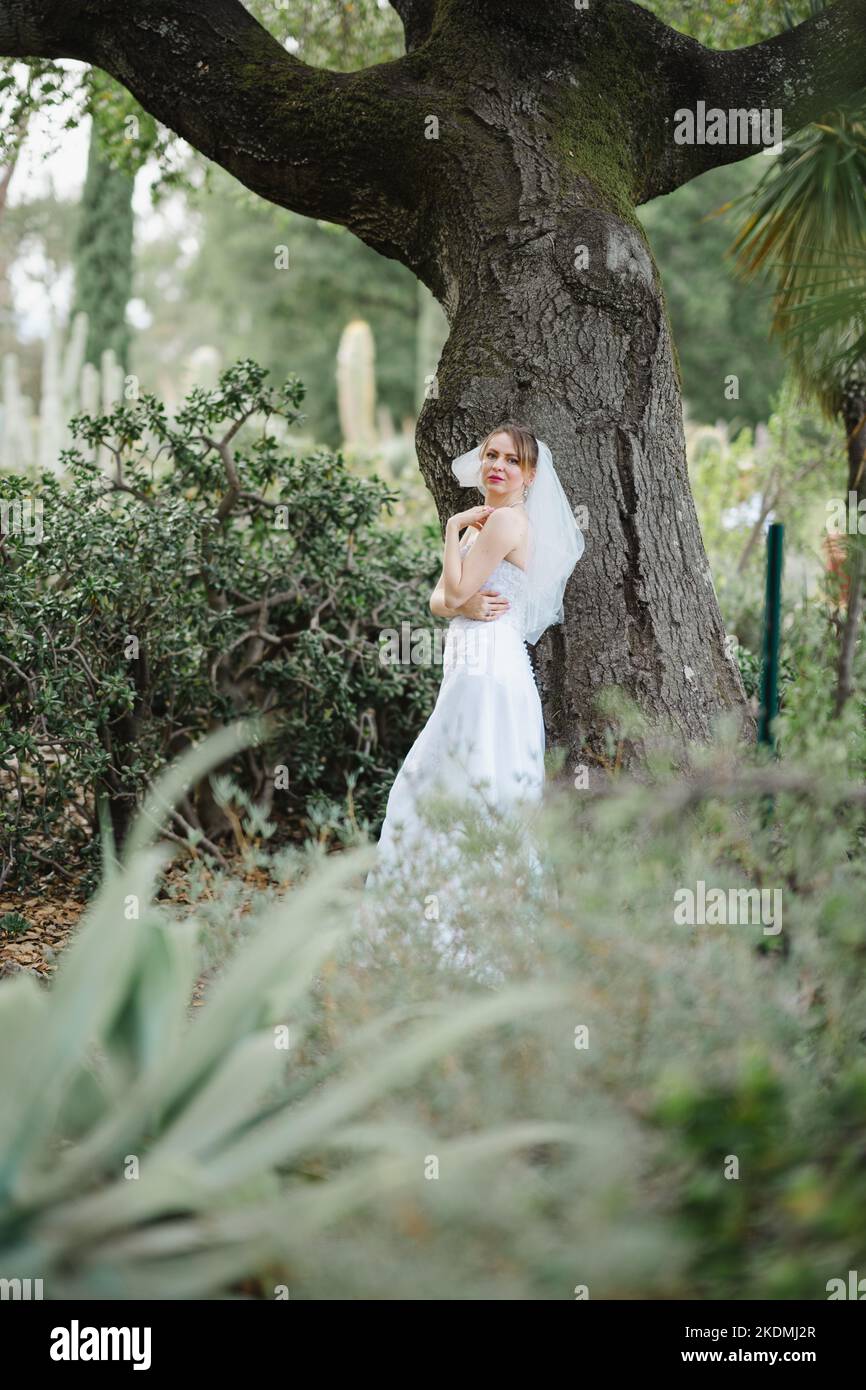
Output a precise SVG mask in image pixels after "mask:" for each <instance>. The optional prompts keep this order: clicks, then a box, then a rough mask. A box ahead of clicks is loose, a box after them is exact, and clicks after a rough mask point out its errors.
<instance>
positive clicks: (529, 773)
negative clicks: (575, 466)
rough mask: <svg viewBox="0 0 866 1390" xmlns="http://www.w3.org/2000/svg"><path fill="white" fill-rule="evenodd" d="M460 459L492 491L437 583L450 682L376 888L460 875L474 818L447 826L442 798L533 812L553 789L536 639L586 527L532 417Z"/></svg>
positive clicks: (392, 807) (398, 808)
mask: <svg viewBox="0 0 866 1390" xmlns="http://www.w3.org/2000/svg"><path fill="white" fill-rule="evenodd" d="M451 468H452V472H453V473H454V475H455V477H456V478H457V480H458V481H459V482H460V484H461V486H463V487H465V488H469V487H474V488H477V489H478V490H479V491H480V492H481V493H482V494H483V497H484V502H483V504H482V505H478V506H471V507H469V508H467V509H466V510H464V511H460V512H457V513H456V514H455V515H454V516H452V517H450V518H449V520H448V523H447V525H446V528H445V548H444V554H443V560H442V573H441V575H440V578H439V581H438V583H437V585H436V587H435V589H434V590H433V593H432V594H431V597H430V609H431V612H432V613H433V614H434V615H435V616H437V617H442V618H449V619H450V622H449V625H448V632H447V637H446V642H445V650H444V656H443V675H442V684H441V686H440V689H439V694H438V696H437V699H436V704H435V706H434V709H433V712H432V714H431V715H430V718H429V719H428V721H427V723H426V725H425V726H424V728H423V729H422V730H421V733H420V734H419V735H418V738H417V739H416V740H415V743H414V744H413V746H412V748H411V749H410V750H409V753H408V755H407V757H406V759H405V762H404V763H403V766H402V767H401V768H400V771H399V772H398V774H397V777H396V779H395V781H394V784H393V786H392V787H391V792H390V795H389V797H388V803H387V807H386V812H385V820H384V823H383V825H382V830H381V834H380V838H379V843H378V850H377V858H376V865H375V866H374V868H373V869H372V870H371V872H370V875H369V877H368V880H367V886H368V888H369V887H372V886H374V885H378V884H382V883H383V882H385V881H386V880H393V879H394V878H395V877H396V876H399V875H400V874H401V871H402V875H403V877H404V878H406V877H407V876H408V877H409V879H410V881H411V882H412V883H413V884H414V885H415V887H416V888H417V885H418V881H419V874H421V875H422V881H423V880H424V879H426V882H423V886H424V887H425V888H427V889H431V890H432V889H434V888H435V889H438V888H440V887H441V886H442V885H443V884H444V883H445V882H446V876H447V875H448V874H451V875H452V876H451V877H450V878H447V882H448V884H449V886H453V884H454V882H455V879H454V877H453V868H454V860H455V855H459V850H460V838H461V826H460V825H459V824H455V823H454V822H453V821H452V822H451V823H450V824H449V826H448V829H447V831H445V833H439V834H436V833H435V832H434V830H433V829H432V827H431V824H430V821H429V808H430V806H431V805H432V804H433V799H434V798H436V797H439V796H443V795H444V796H445V797H446V798H449V799H451V801H450V803H449V804H451V805H456V804H457V802H463V803H464V804H466V803H469V802H471V803H472V804H473V805H474V807H475V808H476V809H480V810H481V812H482V813H483V814H492V815H500V814H509V813H512V812H517V813H518V814H520V813H521V811H522V810H524V809H526V808H530V807H532V806H533V805H534V804H537V803H538V802H539V801H540V800H541V796H542V791H543V786H544V746H545V735H544V720H543V718H542V712H541V701H540V699H539V695H538V689H537V687H536V684H535V678H534V676H533V672H532V666H531V664H530V660H529V653H528V652H527V650H526V644H527V642H529V643H535V642H537V641H538V639H539V637H540V636H541V634H542V633H543V632H544V631H545V629H546V628H547V627H549V626H550V625H551V624H552V623H557V622H561V621H562V617H563V611H562V596H563V592H564V589H565V585H566V581H567V580H568V578H569V576H570V574H571V572H572V570H573V569H574V566H575V564H576V562H577V560H578V559H579V558H580V556H581V554H582V553H583V548H584V541H583V535H582V533H581V531H580V529H579V527H578V525H577V521H576V520H575V517H574V513H573V512H572V510H571V507H570V506H569V504H568V501H567V499H566V496H565V493H564V492H563V489H562V485H561V484H560V482H559V479H558V478H557V476H556V472H555V470H554V467H553V461H552V459H551V455H550V450H549V449H548V447H547V445H546V444H545V443H544V442H543V441H542V440H539V439H536V437H535V435H534V434H532V433H531V431H530V430H528V429H526V428H525V427H524V426H522V425H516V424H511V423H508V424H505V425H501V426H499V427H497V428H496V429H495V430H492V431H491V433H490V434H488V435H487V436H486V438H485V439H484V440H482V442H481V444H480V445H479V446H478V447H477V448H474V449H470V450H469V452H468V453H465V454H462V455H461V456H460V457H459V458H457V459H455V460H454V461H453V463H452V465H451ZM461 532H464V533H465V539H464V541H463V543H462V544H461V543H460V534H461ZM425 866H426V868H425Z"/></svg>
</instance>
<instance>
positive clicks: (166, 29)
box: [0, 0, 426, 264]
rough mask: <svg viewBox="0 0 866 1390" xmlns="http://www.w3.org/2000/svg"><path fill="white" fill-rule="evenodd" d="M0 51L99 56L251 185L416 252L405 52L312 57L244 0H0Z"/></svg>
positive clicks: (411, 111)
mask: <svg viewBox="0 0 866 1390" xmlns="http://www.w3.org/2000/svg"><path fill="white" fill-rule="evenodd" d="M413 22H414V21H413ZM0 53H2V54H3V55H4V56H6V57H11V58H25V59H26V58H34V57H45V58H73V59H79V60H81V61H82V62H85V63H90V64H93V65H94V66H96V67H99V68H102V69H103V70H104V71H105V72H108V73H110V74H111V76H112V77H114V78H116V79H117V81H118V82H121V83H122V84H123V86H125V87H126V88H127V89H128V90H129V91H130V92H131V93H132V94H133V96H135V97H136V99H137V100H138V101H139V102H140V103H141V105H142V106H143V107H144V108H145V110H147V111H149V112H150V114H151V115H153V116H154V117H155V118H156V119H157V120H159V121H161V122H162V123H163V124H164V125H166V126H168V127H170V129H172V130H173V131H175V132H176V133H177V134H178V135H180V136H182V137H183V138H184V139H186V140H188V141H189V143H190V144H191V145H193V146H194V147H195V148H196V149H197V150H200V151H201V152H202V154H204V155H206V156H207V157H208V158H209V159H212V160H214V161H215V162H216V163H217V164H220V165H222V167H223V168H224V169H227V170H228V171H229V173H231V174H233V175H234V176H235V178H237V179H239V180H240V182H241V183H243V184H245V185H246V186H247V187H248V188H250V189H252V191H253V192H255V193H258V194H260V195H261V196H262V197H264V198H267V199H269V201H271V202H273V203H277V204H279V205H280V206H282V207H286V208H291V209H292V210H293V211H295V212H299V213H302V214H303V215H305V216H307V217H317V218H322V219H324V220H326V221H328V222H335V223H339V224H340V225H342V226H346V227H349V228H350V229H351V230H352V231H353V232H355V234H356V235H357V236H359V237H360V238H361V239H362V240H364V241H365V242H366V243H367V244H368V245H370V246H373V247H374V248H375V249H376V250H379V251H381V252H382V253H383V254H385V255H389V256H396V257H397V258H398V259H400V260H404V261H405V262H406V263H407V264H411V263H412V261H413V260H414V259H415V253H414V251H413V243H414V242H416V240H417V242H418V243H419V244H420V241H421V240H422V238H421V234H420V231H419V226H420V219H419V208H418V203H419V200H418V195H417V187H416V185H415V179H414V177H413V171H412V167H411V166H412V160H411V158H410V157H409V156H410V153H411V144H412V141H411V139H407V136H408V135H410V134H411V132H412V131H413V130H415V131H416V132H417V145H418V149H419V159H423V157H424V154H425V153H426V151H425V150H424V149H423V148H421V147H422V146H424V145H425V144H426V142H425V141H424V139H423V129H424V115H423V112H424V103H423V101H422V100H421V98H420V96H419V95H418V92H417V90H416V87H415V85H414V78H413V73H412V70H411V67H410V68H409V69H408V70H407V68H406V67H405V66H404V65H405V64H411V62H412V60H411V59H409V58H403V59H398V60H397V61H396V62H393V63H386V64H380V65H377V66H374V67H370V68H365V69H363V70H362V71H360V72H354V73H340V72H331V71H327V70H324V69H317V68H311V67H309V66H307V64H305V63H302V62H300V61H299V60H298V59H297V58H294V57H292V56H291V54H289V53H287V52H286V51H285V50H284V49H283V47H282V46H281V45H280V44H279V43H278V42H277V40H276V39H275V38H273V37H272V36H271V35H270V34H269V33H268V32H267V31H266V30H265V29H263V28H262V26H261V25H260V24H259V23H258V22H257V21H256V20H255V19H254V18H253V16H252V15H251V14H249V13H248V11H247V10H246V9H245V8H244V6H243V5H242V4H241V3H240V0H136V2H135V4H129V2H128V0H0Z"/></svg>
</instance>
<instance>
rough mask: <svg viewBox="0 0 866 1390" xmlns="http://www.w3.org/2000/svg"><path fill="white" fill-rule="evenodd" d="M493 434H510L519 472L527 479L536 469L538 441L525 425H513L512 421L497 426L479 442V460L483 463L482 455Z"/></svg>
mask: <svg viewBox="0 0 866 1390" xmlns="http://www.w3.org/2000/svg"><path fill="white" fill-rule="evenodd" d="M494 434H510V435H511V442H512V444H513V445H514V452H515V454H516V455H517V461H518V463H519V464H520V471H521V473H522V474H523V476H524V478H526V477H528V476H529V475H530V473H533V472H534V471H535V469H536V468H537V467H538V440H537V439H536V437H535V435H534V434H533V433H532V430H530V429H527V427H526V425H515V424H514V423H513V422H512V421H510V420H509V421H508V423H507V424H504V425H497V426H496V429H495V430H491V431H490V433H489V434H486V435H485V436H484V438H483V440H482V441H481V451H480V453H479V458H480V459H481V462H482V463H483V462H484V455H485V453H486V452H487V445H488V444H489V443H490V441H491V439H492V438H493V436H494Z"/></svg>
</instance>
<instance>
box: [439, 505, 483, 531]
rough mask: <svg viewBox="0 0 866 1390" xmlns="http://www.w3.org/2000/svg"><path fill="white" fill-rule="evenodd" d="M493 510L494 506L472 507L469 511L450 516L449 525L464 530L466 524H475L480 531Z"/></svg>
mask: <svg viewBox="0 0 866 1390" xmlns="http://www.w3.org/2000/svg"><path fill="white" fill-rule="evenodd" d="M492 511H493V508H492V507H470V508H469V510H468V511H465V512H456V513H455V514H454V516H450V517H449V518H448V525H449V526H455V527H456V528H457V530H458V531H462V530H463V528H464V526H474V527H476V529H477V530H479V531H480V530H481V528H482V526H483V525H484V523H485V521H486V520H487V518H488V517H489V516H490V513H491V512H492Z"/></svg>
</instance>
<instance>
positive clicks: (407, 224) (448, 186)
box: [0, 0, 866, 759]
mask: <svg viewBox="0 0 866 1390" xmlns="http://www.w3.org/2000/svg"><path fill="white" fill-rule="evenodd" d="M395 8H396V9H397V11H398V13H400V15H401V16H402V18H403V22H404V27H405V31H406V42H407V50H408V51H407V53H406V55H405V56H404V57H403V58H401V59H399V60H398V61H396V62H392V63H385V64H380V65H377V66H374V67H371V68H368V69H365V70H363V71H361V72H357V73H334V72H324V71H318V70H314V69H311V68H309V67H307V66H306V65H305V64H304V63H302V62H299V61H298V60H297V59H296V58H294V57H292V56H291V55H290V54H288V53H286V52H285V50H284V49H283V48H282V47H281V46H280V44H278V43H277V42H276V40H274V39H273V38H272V37H271V36H270V35H268V34H267V33H266V32H265V30H263V29H262V28H261V26H259V25H258V24H257V23H256V21H255V20H254V19H253V18H252V16H251V15H250V14H249V13H248V11H247V10H246V9H245V8H244V7H243V6H242V5H241V4H240V3H239V0H198V2H197V3H189V2H187V3H181V0H136V4H135V5H134V6H130V5H128V3H127V0H86V3H85V0H62V3H61V0H0V52H2V53H4V54H6V55H8V56H19V57H27V56H36V55H39V56H44V57H53V58H57V57H71V58H80V59H83V60H84V61H86V62H90V63H94V64H96V65H97V66H99V67H102V68H104V69H105V70H106V71H107V72H108V73H110V74H111V76H113V77H115V78H116V79H117V80H118V81H120V82H122V83H123V84H124V85H126V86H127V87H128V88H129V90H130V91H131V92H132V93H133V95H135V96H136V97H137V98H138V100H139V101H141V103H142V105H143V106H145V107H146V109H147V110H148V111H150V112H151V113H152V114H153V115H154V116H155V117H156V118H157V119H159V120H161V121H163V122H164V123H165V124H167V125H168V126H170V127H171V128H172V129H173V130H175V131H176V132H177V133H178V134H180V135H182V136H184V137H185V138H186V139H188V140H189V141H190V142H191V143H192V144H193V145H195V146H196V148H197V149H199V150H201V151H202V152H203V153H204V154H206V155H207V156H208V157H210V158H211V159H214V160H216V161H217V162H218V163H220V164H222V165H223V166H224V167H225V168H226V169H228V170H229V171H230V172H231V173H233V174H234V175H235V176H236V177H237V178H238V179H240V180H241V181H242V182H243V183H244V184H246V185H247V186H248V187H249V188H251V189H253V190H254V191H255V192H257V193H259V194H261V195H262V196H263V197H265V198H268V199H270V200H271V201H273V202H275V203H278V204H280V205H281V206H284V207H288V208H292V209H293V210H295V211H297V212H301V213H303V214H305V215H307V216H313V217H320V218H324V219H327V220H329V221H332V222H337V223H340V224H342V225H344V226H347V227H349V228H350V229H351V230H352V231H353V232H354V233H355V234H356V235H357V236H359V237H360V238H361V239H362V240H363V241H365V242H366V243H367V244H368V245H369V246H372V247H373V248H374V249H375V250H377V251H380V252H381V253H382V254H384V255H386V256H391V257H393V258H395V259H398V260H400V261H402V262H403V263H404V264H405V265H407V266H408V267H409V268H410V269H411V270H413V271H414V272H415V274H416V275H417V276H418V277H419V279H421V280H423V281H424V283H425V284H426V285H427V286H428V287H429V288H430V289H431V290H432V292H433V293H434V295H435V296H436V297H437V299H438V300H439V301H440V303H441V304H442V306H443V308H444V310H445V313H446V315H447V318H448V321H449V325H450V329H451V333H450V337H449V339H448V342H447V344H446V347H445V349H444V351H443V354H442V359H441V362H440V366H439V371H438V376H437V388H436V392H435V393H433V394H432V395H431V397H430V398H429V399H428V400H427V402H426V403H425V406H424V409H423V411H422V414H421V417H420V420H419V425H418V432H417V444H418V454H419V460H420V463H421V468H422V471H423V473H424V476H425V478H426V480H427V482H428V484H429V486H430V488H431V490H432V492H433V495H434V497H435V499H436V502H437V505H438V508H439V512H440V516H441V518H442V520H443V524H444V520H445V518H446V516H447V515H448V514H450V512H451V511H452V510H453V509H454V508H455V507H457V506H458V505H460V504H461V503H462V501H464V500H465V499H462V498H461V497H460V495H459V492H458V489H457V487H456V483H455V482H454V480H453V479H452V477H451V475H450V472H449V463H450V460H451V459H452V458H453V457H454V456H455V455H457V454H459V453H461V452H463V451H464V450H466V449H467V448H469V447H471V445H472V444H474V443H477V442H478V441H479V440H480V439H481V438H482V436H483V435H484V434H485V433H486V432H487V431H488V430H489V429H490V428H492V427H493V426H494V425H496V424H498V423H500V421H501V420H503V419H507V418H512V419H513V418H517V419H518V420H521V421H522V422H523V423H525V424H527V425H529V426H530V428H532V429H533V430H534V431H535V433H537V434H538V435H539V436H540V437H541V438H543V439H545V440H546V442H547V443H548V444H549V446H550V448H551V450H552V453H553V457H554V460H555V462H556V465H557V467H558V469H559V471H560V476H561V478H562V481H563V485H564V487H565V489H566V492H567V494H568V496H569V497H570V499H571V501H572V503H573V504H574V505H575V506H586V507H587V509H588V525H587V549H586V552H585V555H584V557H583V559H582V560H581V561H580V563H579V564H578V566H577V569H576V571H575V574H574V576H573V579H572V581H571V583H570V585H569V588H568V590H567V594H566V612H565V623H564V625H563V627H562V628H561V629H557V630H555V631H553V632H548V633H547V634H545V636H544V638H543V639H542V641H541V643H540V644H539V647H538V652H537V657H538V670H539V676H540V683H541V686H542V692H543V700H544V707H545V714H546V719H547V724H548V732H549V735H550V737H551V739H552V740H553V741H555V742H556V743H561V744H563V745H564V746H565V747H566V748H567V750H568V752H569V755H570V756H571V757H573V758H575V759H579V758H581V757H583V756H584V755H585V754H586V753H587V752H588V753H589V754H590V755H594V756H597V757H598V758H601V756H602V750H603V747H604V744H605V720H604V717H603V716H601V715H600V714H599V711H598V706H597V699H598V696H599V694H600V693H601V692H602V690H604V689H606V688H608V687H615V688H617V689H619V690H621V691H623V692H625V693H626V694H627V695H628V696H630V697H632V698H633V699H634V700H636V701H637V703H638V705H639V706H640V707H641V709H642V710H643V711H644V712H645V714H647V715H648V716H649V717H650V718H651V719H652V720H661V721H663V722H664V723H666V724H667V725H669V726H672V727H673V729H674V730H675V731H676V732H677V734H678V736H679V737H680V738H681V739H682V740H684V741H687V740H689V739H693V738H700V739H703V738H707V737H709V736H710V734H711V732H712V727H713V723H714V720H715V719H716V717H717V716H718V715H719V714H721V713H722V712H724V711H727V710H729V709H732V708H737V709H739V710H741V711H742V712H743V713H744V712H745V698H744V692H743V688H742V684H741V681H740V678H739V673H738V670H737V667H736V666H735V664H734V663H733V661H732V660H731V659H730V658H729V657H728V656H727V655H726V653H725V644H724V631H723V625H722V619H721V616H720V613H719V608H718V604H717V602H716V598H715V594H714V591H713V586H712V580H711V577H710V573H709V569H708V566H707V561H706V556H705V554H704V549H703V545H702V541H701V536H700V531H699V527H698V523H697V518H696V514H695V509H694V504H693V501H692V497H691V493H690V489H689V483H688V477H687V470H686V461H685V445H684V439H683V429H682V419H681V411H680V392H679V382H678V379H677V371H676V366H675V358H674V352H673V348H672V344H671V337H670V331H669V326H668V321H667V317H666V314H665V309H664V303H663V297H662V292H661V288H660V286H659V283H658V275H657V272H656V269H655V266H654V264H653V261H652V257H651V254H650V252H649V249H648V246H647V244H646V241H645V239H644V237H643V234H642V232H641V230H640V227H639V224H638V223H637V220H636V218H635V215H634V209H635V207H636V205H637V204H638V203H640V202H642V201H646V200H647V199H649V198H652V197H655V196H656V195H657V194H659V193H662V192H666V191H668V190H670V189H672V188H675V187H677V186H678V185H679V184H681V183H684V182H686V181H687V180H688V179H691V178H693V177H695V175H696V174H699V173H702V172H703V171H704V170H705V169H708V168H711V167H714V166H716V165H718V164H723V163H730V162H732V161H734V160H738V159H743V158H746V157H747V156H748V155H750V154H751V153H753V152H754V146H750V145H748V144H741V145H737V144H714V145H707V144H703V145H680V144H677V143H676V142H675V141H674V139H673V124H672V123H673V121H674V119H675V115H676V112H677V110H678V109H679V108H682V107H691V106H693V105H694V104H695V103H696V102H697V101H698V100H701V101H704V102H705V103H706V104H707V106H713V105H716V106H720V107H722V108H728V107H732V106H733V107H737V108H742V107H745V108H751V107H758V108H775V107H779V108H781V110H782V116H783V132H784V134H785V135H790V134H791V133H793V131H795V130H796V129H798V128H799V127H801V126H802V125H804V124H805V123H807V122H808V121H810V120H814V119H817V118H819V117H820V116H821V115H822V114H824V113H825V112H826V111H827V110H830V109H832V108H833V107H834V106H835V105H836V104H838V103H839V102H843V101H845V100H846V99H847V98H848V97H850V96H852V95H853V94H855V93H858V92H860V91H861V90H862V89H863V88H864V87H866V0H837V3H836V4H834V5H833V6H832V7H831V8H830V9H829V10H828V11H826V12H824V13H822V14H821V15H819V16H817V17H816V18H814V19H812V20H809V21H807V22H806V23H804V24H802V25H799V26H797V27H796V28H795V29H793V30H791V31H789V32H786V33H785V34H782V35H779V36H778V37H777V38H774V39H771V40H768V41H767V42H765V43H761V44H755V45H752V46H751V47H749V48H746V49H740V50H735V51H732V52H726V53H716V52H712V51H711V50H708V49H706V48H703V47H702V46H701V45H700V44H697V43H695V42H694V41H693V40H691V39H688V38H686V37H685V36H684V35H682V34H679V33H677V32H676V31H675V30H673V29H670V28H668V27H667V26H666V25H664V24H662V23H661V22H660V21H659V20H658V19H656V18H655V17H654V16H653V15H652V14H650V13H649V12H648V11H647V10H645V9H642V8H641V7H640V6H638V5H635V4H632V3H630V0H592V3H591V4H590V5H589V6H588V7H587V8H586V9H577V8H575V6H573V5H571V4H568V3H565V0H562V3H550V4H544V5H537V6H531V5H527V4H526V0H395Z"/></svg>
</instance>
